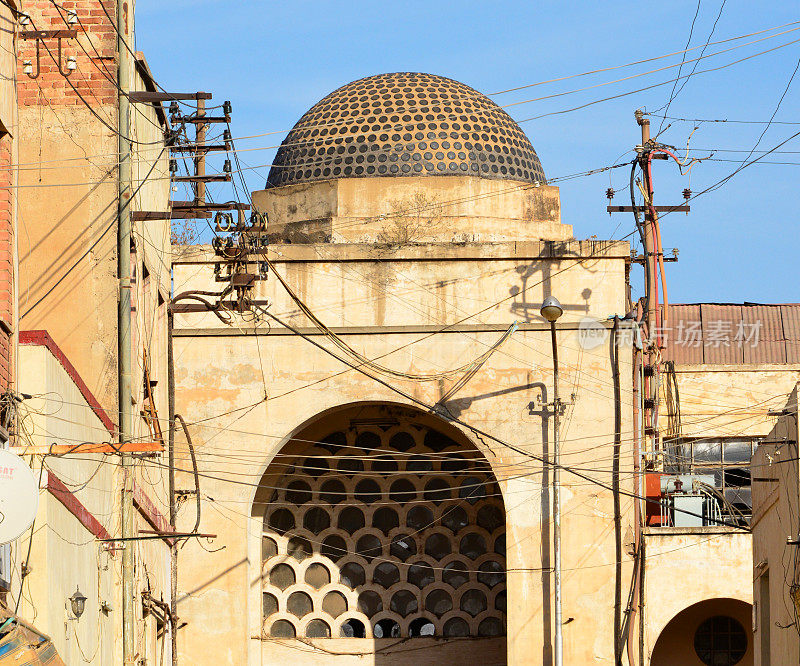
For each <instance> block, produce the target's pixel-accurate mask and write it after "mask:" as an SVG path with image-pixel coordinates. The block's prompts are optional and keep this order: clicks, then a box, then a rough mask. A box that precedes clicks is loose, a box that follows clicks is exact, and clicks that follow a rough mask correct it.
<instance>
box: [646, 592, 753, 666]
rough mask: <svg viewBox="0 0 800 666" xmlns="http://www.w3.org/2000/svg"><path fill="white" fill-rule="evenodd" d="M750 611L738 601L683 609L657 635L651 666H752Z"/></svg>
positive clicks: (703, 603)
mask: <svg viewBox="0 0 800 666" xmlns="http://www.w3.org/2000/svg"><path fill="white" fill-rule="evenodd" d="M752 608H753V607H752V606H751V605H750V604H748V603H745V602H744V601H739V600H738V599H707V600H705V601H701V602H699V603H696V604H693V605H692V606H689V607H688V608H685V609H684V610H682V611H681V612H680V613H678V614H677V615H676V616H675V617H674V618H672V619H671V620H670V621H669V623H668V624H667V626H666V627H664V629H663V631H662V632H661V634H660V635H659V637H658V640H657V641H656V644H655V647H654V648H653V655H652V657H651V659H650V664H651V666H674V665H675V664H681V665H682V666H752V664H753V632H752Z"/></svg>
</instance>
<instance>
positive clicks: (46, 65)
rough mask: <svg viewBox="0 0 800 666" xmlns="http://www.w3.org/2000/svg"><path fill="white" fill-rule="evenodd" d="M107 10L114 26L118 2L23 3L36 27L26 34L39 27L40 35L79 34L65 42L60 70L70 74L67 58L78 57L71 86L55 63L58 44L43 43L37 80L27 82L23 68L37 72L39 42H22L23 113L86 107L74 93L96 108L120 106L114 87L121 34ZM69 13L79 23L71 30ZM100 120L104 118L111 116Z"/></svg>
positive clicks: (37, 0) (20, 81)
mask: <svg viewBox="0 0 800 666" xmlns="http://www.w3.org/2000/svg"><path fill="white" fill-rule="evenodd" d="M103 7H105V9H106V11H107V12H108V14H109V15H110V16H111V18H112V19H114V20H116V18H115V17H116V0H61V1H60V2H59V3H58V6H56V5H54V4H53V3H52V2H50V0H34V1H32V2H26V3H25V5H24V11H25V12H26V13H27V14H28V15H29V16H30V17H31V20H32V22H33V25H31V26H28V27H27V28H23V30H24V29H29V30H30V29H34V27H35V29H36V30H66V29H68V28H72V29H75V30H77V31H78V36H77V38H75V39H62V56H61V63H62V65H61V67H62V69H63V70H64V71H68V70H67V57H68V56H75V58H76V60H77V64H78V69H77V70H75V71H74V72H72V74H71V75H70V76H69V80H67V79H66V78H65V77H64V76H63V75H62V74H61V72H60V71H59V69H58V64H57V62H56V61H57V60H58V40H57V39H47V40H43V41H42V44H41V45H40V49H39V72H40V74H39V77H38V78H36V79H31V78H29V77H28V76H26V75H25V74H24V73H23V71H22V68H23V63H24V62H25V61H26V60H30V61H31V63H32V64H33V71H34V73H35V72H36V71H37V68H36V40H32V39H31V40H23V39H20V40H19V51H18V52H19V59H18V61H17V66H18V77H17V80H18V96H19V104H20V106H21V107H25V106H36V105H40V104H41V105H44V106H47V105H48V104H49V105H50V106H67V105H75V104H83V102H82V101H81V100H80V98H79V97H78V95H77V94H76V92H75V90H77V91H78V93H80V94H81V95H82V96H83V97H84V98H85V99H86V101H87V102H88V103H89V104H91V105H92V106H93V107H95V106H100V105H106V104H116V103H117V88H116V87H115V85H114V83H112V81H114V80H115V77H116V68H117V65H116V47H117V34H116V31H115V30H114V25H113V24H112V22H111V21H109V19H108V17H107V16H106V13H105V12H104V11H103ZM68 11H74V12H75V13H76V14H77V16H78V18H79V20H80V22H79V23H76V24H75V25H72V26H68V25H67V22H66V19H67V18H68V14H67V12H68ZM46 47H47V48H46ZM48 48H49V52H48ZM87 54H88V55H87ZM106 76H108V78H110V79H111V81H109V80H108V78H106ZM70 84H72V85H70ZM72 86H74V89H73V87H72ZM101 115H104V117H105V116H106V115H107V114H101ZM106 119H107V120H110V119H108V118H106Z"/></svg>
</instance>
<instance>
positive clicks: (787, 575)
mask: <svg viewBox="0 0 800 666" xmlns="http://www.w3.org/2000/svg"><path fill="white" fill-rule="evenodd" d="M797 395H798V393H797V388H795V389H794V390H793V391H792V394H791V395H790V397H789V399H788V400H787V401H786V404H785V405H783V407H782V408H778V409H776V410H775V416H776V423H775V427H774V429H773V430H772V432H771V433H770V436H769V443H765V444H763V445H762V446H761V447H759V450H758V453H757V454H756V456H755V458H754V460H753V481H754V483H753V576H752V578H753V598H754V602H753V606H754V607H753V627H754V630H755V654H756V658H755V663H756V664H758V665H759V666H761V665H764V664H774V663H784V664H796V663H800V638H799V636H800V634H798V630H797V613H798V595H797V590H798V568H797V548H798V547H799V546H798V540H799V539H798V526H797V511H798V497H800V476H799V475H798V462H797V460H798V453H797V441H798V440H797V435H798V431H797Z"/></svg>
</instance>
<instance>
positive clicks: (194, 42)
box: [136, 0, 800, 302]
mask: <svg viewBox="0 0 800 666" xmlns="http://www.w3.org/2000/svg"><path fill="white" fill-rule="evenodd" d="M721 5H722V0H713V1H711V0H702V2H701V4H700V9H699V13H698V16H697V20H696V22H695V26H694V31H693V36H692V41H691V44H690V46H702V45H703V44H705V42H706V40H707V39H708V38H709V34H710V33H711V29H712V25H713V24H714V21H715V19H717V16H718V14H719V12H720V7H721ZM697 7H698V4H697V2H696V1H695V0H688V1H672V2H669V3H665V2H640V3H631V2H626V3H621V2H604V3H598V2H540V3H530V2H521V1H515V2H511V1H507V2H504V1H501V0H496V1H495V2H491V3H487V2H473V1H466V0H460V1H459V2H441V1H440V2H430V0H428V1H427V2H417V1H406V2H402V3H401V2H394V3H380V2H332V1H331V2H311V1H302V0H295V1H294V2H285V3H275V2H263V1H262V2H254V1H240V2H230V1H227V2H223V1H219V0H191V1H189V0H172V2H163V1H160V2H156V1H155V0H139V1H138V2H137V5H136V10H137V17H136V18H137V35H136V48H137V49H139V50H142V51H144V52H145V54H146V56H147V59H148V61H149V63H150V66H151V69H152V70H153V73H154V75H155V77H156V79H157V80H158V81H159V82H160V83H161V84H162V85H163V86H164V87H165V88H167V89H169V90H173V91H179V92H188V91H193V90H206V91H210V92H212V93H213V94H214V100H213V102H212V103H214V104H221V103H222V101H223V100H226V99H227V100H231V102H232V103H233V109H234V116H233V123H232V129H233V133H234V136H235V137H236V136H239V137H241V136H249V135H253V134H262V133H265V132H275V134H270V135H268V136H263V137H259V138H255V139H251V140H241V141H239V142H238V143H237V147H238V148H239V149H243V148H246V149H255V150H248V151H246V152H242V153H241V154H240V155H241V157H242V158H243V159H244V160H245V162H246V163H247V164H248V165H251V166H256V165H268V164H269V163H270V162H271V160H272V158H273V156H274V154H275V149H274V148H269V147H270V146H275V145H277V144H279V143H280V141H281V139H282V138H283V134H282V133H281V132H286V131H288V130H289V129H290V128H291V127H292V125H293V124H294V123H295V122H296V121H297V120H298V119H299V118H300V116H301V115H302V114H303V113H304V112H305V111H306V110H307V109H308V108H309V107H310V106H312V105H313V104H314V103H315V102H316V101H318V100H319V99H320V98H321V97H323V96H325V95H326V94H327V93H329V92H330V91H332V90H334V89H335V88H338V87H339V86H340V85H342V84H344V83H347V82H349V81H352V80H354V79H358V78H361V77H363V76H368V75H371V74H378V73H382V72H393V71H423V72H430V73H434V74H440V75H443V76H448V77H451V78H454V79H457V80H460V81H463V82H464V83H466V84H468V85H470V86H472V87H473V88H476V89H477V90H479V91H481V92H484V93H492V92H495V91H499V90H505V89H508V88H515V87H518V86H523V85H528V84H532V83H537V82H540V81H545V80H549V79H554V78H558V77H564V76H570V75H573V74H579V73H581V72H586V71H589V70H595V69H599V68H605V67H614V66H617V65H622V64H625V63H629V62H631V61H634V60H640V59H645V58H652V57H655V56H660V55H664V54H668V53H672V52H675V51H681V50H683V49H684V48H685V47H686V42H687V39H688V37H689V30H690V25H691V23H692V18H693V17H694V15H695V11H696V10H697ZM765 7H769V9H768V10H765V9H764V8H765ZM796 8H797V5H796V4H795V3H791V2H790V3H770V4H769V5H767V4H766V3H753V2H744V1H743V0H729V1H727V2H725V3H724V7H723V8H722V13H721V15H720V16H719V20H718V22H717V25H716V28H715V30H714V34H713V37H712V42H713V41H718V40H724V39H728V38H731V37H737V36H740V35H744V34H747V33H751V32H754V31H759V30H764V29H766V28H771V27H775V26H778V25H781V24H785V23H789V22H792V21H797V20H800V14H799V13H798V12H797V11H796ZM796 28H800V24H797V25H790V26H786V27H784V28H781V29H780V30H776V31H774V32H771V33H764V34H762V35H756V36H753V37H750V38H747V39H742V40H738V41H734V42H728V43H726V44H718V45H716V46H714V45H712V46H709V47H708V49H707V50H706V52H705V55H709V54H711V53H716V52H717V51H721V50H724V49H728V48H731V47H733V46H741V45H742V44H744V43H746V42H749V41H753V40H756V39H762V38H763V37H769V36H771V35H775V34H776V33H778V32H784V31H787V30H793V29H796ZM798 39H800V30H795V31H793V32H787V33H786V34H783V35H780V36H775V37H773V38H771V39H765V40H763V41H760V42H759V43H754V44H750V45H748V46H742V47H741V48H738V49H736V50H732V51H729V52H727V53H722V54H720V55H718V56H715V57H708V58H705V59H704V60H701V61H700V62H699V64H698V66H697V71H698V72H699V71H700V70H704V69H708V68H715V67H719V66H721V65H725V64H728V63H731V62H733V61H734V60H738V59H740V58H744V57H747V56H750V55H754V54H757V53H759V52H761V51H765V50H766V49H774V48H775V47H780V46H782V45H784V44H787V45H786V46H785V47H783V48H778V49H776V50H774V51H772V52H771V53H765V54H763V55H760V56H757V57H754V58H751V59H749V60H746V61H745V62H741V63H738V64H734V65H732V66H730V67H727V68H724V69H720V70H719V71H714V72H709V73H705V74H696V75H695V76H694V77H692V78H691V79H689V80H688V82H687V83H686V85H685V87H683V89H682V90H681V92H680V93H679V94H678V95H677V96H676V98H675V99H674V100H673V102H672V104H671V106H670V112H669V115H672V116H677V117H680V118H707V119H727V120H728V121H732V120H745V121H763V122H762V123H760V124H742V123H733V122H726V123H721V122H716V123H700V124H699V127H698V129H697V130H696V131H695V132H694V135H693V136H692V139H691V144H690V145H691V146H692V147H693V148H696V149H708V150H705V151H704V150H698V151H697V152H695V153H693V154H694V155H696V156H707V155H709V154H710V152H711V151H712V150H714V151H716V152H715V153H714V155H713V158H714V160H732V161H711V160H709V161H704V162H703V163H701V164H697V165H695V166H694V168H693V169H692V171H691V174H690V177H686V176H680V174H678V172H677V167H676V166H675V165H674V164H669V163H667V162H657V163H656V167H655V182H656V203H662V204H671V203H679V202H680V201H681V200H682V196H681V192H682V190H683V189H684V188H685V187H690V188H691V189H692V190H693V191H694V192H699V191H701V190H703V189H705V188H706V187H708V186H710V185H712V184H713V183H715V182H716V181H718V180H720V179H721V178H724V177H725V176H726V175H728V174H729V173H731V172H732V171H733V170H735V169H736V167H737V165H738V163H737V161H736V160H737V158H738V161H741V160H743V159H744V158H745V157H746V155H747V151H749V150H750V149H751V148H752V147H753V146H754V145H755V143H756V141H757V140H758V138H759V135H760V134H761V133H762V131H764V128H765V126H766V121H767V120H769V118H770V116H771V115H772V113H773V112H774V111H775V108H776V105H777V104H778V100H779V99H780V97H781V95H782V94H783V92H784V90H785V88H786V85H787V83H788V81H789V78H790V76H791V75H792V71H793V70H794V69H795V67H796V65H797V63H798V59H799V58H800V41H798V42H796V43H790V42H793V41H794V40H798ZM699 55H700V49H698V50H696V51H691V52H689V54H688V55H687V56H686V57H687V59H692V58H696V57H697V56H699ZM680 59H681V57H680V56H674V57H671V58H665V59H663V60H658V61H655V62H650V63H644V64H641V65H637V66H633V67H628V68H624V69H616V70H613V71H609V72H602V73H598V74H594V75H590V76H581V77H577V78H572V79H569V80H566V81H560V82H555V83H550V84H545V85H538V86H535V87H531V88H527V89H525V90H522V91H518V92H515V93H508V94H502V95H493V96H492V99H494V101H495V102H497V103H498V104H501V105H506V104H513V103H515V102H521V101H524V100H528V99H531V98H535V97H541V96H544V95H552V94H556V93H564V92H569V91H574V90H576V89H578V88H584V87H586V86H592V85H596V84H601V83H607V82H610V81H614V80H615V79H619V78H622V77H626V76H631V75H633V74H640V73H643V72H647V71H649V70H652V69H656V68H660V67H664V66H666V65H672V64H677V63H679V62H680ZM694 64H695V63H690V64H688V65H686V66H684V70H683V73H684V74H688V73H689V72H690V71H691V68H692V67H693V66H694ZM675 73H676V69H675V68H672V69H667V70H664V71H661V72H657V73H653V74H649V75H646V76H639V77H637V78H633V79H631V80H628V81H621V82H618V83H613V84H610V85H604V86H601V87H597V88H594V89H592V90H585V91H582V92H575V93H570V94H567V95H563V96H560V97H556V98H552V99H548V100H539V101H534V102H527V103H523V104H516V105H513V106H510V107H508V108H507V111H508V112H509V113H510V114H511V116H512V117H513V118H515V119H516V120H517V121H523V120H525V119H527V118H531V117H533V116H538V115H541V114H546V113H551V112H558V111H563V110H565V109H568V108H571V107H574V106H578V105H582V104H586V103H587V102H592V101H594V100H598V99H600V98H603V97H608V96H613V95H619V94H620V93H624V92H628V91H632V90H635V89H638V88H643V87H645V86H651V85H653V84H656V83H660V82H663V81H667V80H669V79H672V78H674V76H675ZM671 89H672V84H669V85H665V86H660V87H655V88H652V89H650V90H647V91H643V92H639V93H635V94H631V95H627V96H624V97H620V98H618V99H614V100H611V101H607V102H602V103H598V104H593V105H590V106H587V107H586V108H584V109H581V110H579V111H575V112H571V113H559V114H556V115H550V116H547V117H544V118H539V119H535V120H529V121H525V122H521V126H522V128H523V129H524V131H525V132H526V133H527V134H528V136H529V137H530V139H531V141H532V142H533V145H534V147H535V148H536V150H537V152H538V154H539V157H540V158H541V161H542V164H543V165H544V168H545V172H546V174H547V176H548V178H554V177H560V176H565V175H568V174H572V173H578V172H583V171H587V170H589V169H594V168H598V167H602V166H606V165H610V164H614V163H617V162H622V161H626V160H630V159H631V158H632V155H633V153H632V152H630V151H631V149H632V147H633V146H634V145H635V144H636V143H638V139H639V138H640V134H639V128H638V127H637V126H636V124H635V121H634V118H633V112H634V110H635V109H637V108H640V107H641V108H645V109H648V110H655V109H657V108H658V107H660V106H662V105H663V104H665V103H666V101H667V100H668V98H669V95H670V91H671ZM798 101H800V72H798V74H797V76H796V77H795V80H794V81H793V83H792V85H791V87H790V88H789V90H788V92H787V93H786V96H785V98H784V99H783V102H782V104H781V106H780V110H779V111H778V113H777V115H776V116H775V121H778V122H782V123H792V122H796V123H800V113H798V108H799V107H798ZM672 122H673V124H672V125H671V126H670V127H669V128H668V129H667V130H666V131H665V132H664V133H663V134H661V136H660V139H661V140H662V141H664V142H665V143H669V144H673V145H676V146H679V147H681V146H685V144H686V141H687V138H688V136H689V134H690V133H691V132H692V130H693V129H694V128H695V126H697V125H698V124H697V123H689V122H683V121H672ZM654 123H655V127H658V119H654ZM798 131H800V124H798V125H791V124H777V123H773V125H771V126H770V127H769V128H768V129H767V131H766V133H765V135H764V137H763V138H762V139H761V143H760V145H759V146H758V148H759V150H761V149H770V148H772V147H773V146H775V145H776V144H778V143H780V142H781V141H783V140H785V139H786V138H788V137H789V136H791V135H792V134H794V133H795V132H798ZM654 133H655V132H654ZM741 150H743V151H745V152H723V151H741ZM780 150H781V151H785V152H780V153H774V154H772V155H769V156H768V157H766V158H765V160H764V161H765V162H789V163H796V164H754V165H753V166H751V167H749V168H747V169H745V170H743V171H742V172H741V173H740V174H739V175H737V176H736V177H735V178H733V179H731V180H730V181H728V183H727V184H725V185H724V186H723V187H722V188H720V189H718V190H716V191H714V192H711V193H708V194H706V195H703V196H701V197H698V198H697V199H696V200H694V201H692V202H691V205H692V212H691V213H690V214H689V215H688V216H687V215H683V214H673V215H669V216H667V217H666V218H664V219H663V221H662V238H663V243H664V247H665V249H666V250H668V249H669V248H672V247H677V248H679V249H680V261H679V262H678V263H676V264H668V265H667V269H668V276H667V280H668V286H669V291H670V299H671V300H672V301H674V302H695V301H725V302H727V301H730V302H743V301H756V302H797V301H800V298H798V296H797V295H796V293H795V282H796V281H795V279H794V275H793V273H794V271H795V270H796V269H797V265H798V262H797V260H796V256H797V250H798V239H800V231H798V219H797V200H798V198H797V197H798V195H797V191H798V190H797V180H798V175H800V137H798V138H797V139H794V140H792V141H790V142H789V143H787V144H786V145H785V146H783V147H782V148H781V149H780ZM792 151H794V152H792ZM758 154H759V153H755V154H754V156H757V155H758ZM268 171H269V167H268V166H267V167H264V168H261V169H257V170H253V171H251V172H249V173H248V177H247V178H248V185H249V187H250V189H260V188H261V187H263V184H264V181H265V180H266V175H267V173H268ZM628 171H629V170H628V169H624V168H622V169H617V170H615V171H612V172H606V173H601V174H597V175H594V176H588V177H582V178H577V179H574V180H570V181H566V182H563V183H559V186H560V188H561V203H562V219H563V221H564V222H566V223H568V224H572V225H573V226H574V231H575V235H576V237H578V238H588V237H590V236H597V237H598V238H601V239H605V238H618V237H622V236H625V235H626V234H628V233H630V232H631V231H632V229H633V221H632V217H631V216H630V215H614V216H613V218H612V217H609V215H608V214H607V213H606V212H605V207H606V205H607V201H606V198H605V190H606V188H607V187H608V186H609V185H610V184H611V185H613V186H614V187H615V188H617V189H622V188H623V187H624V186H625V185H626V184H627V177H628ZM226 187H227V186H224V185H221V186H215V187H214V188H212V192H214V195H215V199H217V200H227V199H230V198H231V193H230V191H229V190H227V189H225V188H226ZM627 198H628V195H627V193H626V192H623V193H621V194H620V195H618V197H617V199H615V201H614V203H620V204H624V203H629V202H628V201H626V199H627Z"/></svg>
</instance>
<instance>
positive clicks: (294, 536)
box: [254, 405, 506, 662]
mask: <svg viewBox="0 0 800 666" xmlns="http://www.w3.org/2000/svg"><path fill="white" fill-rule="evenodd" d="M255 502H256V504H261V505H262V506H263V510H258V507H256V506H254V515H259V514H261V515H263V535H262V541H263V543H264V547H263V548H262V575H261V580H262V596H263V598H264V600H265V601H264V604H263V609H264V616H263V618H262V631H263V633H264V635H265V637H280V638H285V637H288V636H289V635H291V634H292V632H293V633H294V636H296V637H297V638H315V639H319V638H326V637H333V638H368V639H369V638H371V639H380V638H390V637H391V638H425V637H428V638H431V637H433V638H436V639H439V640H441V639H447V638H458V639H463V638H466V637H472V638H475V639H486V638H492V639H495V643H493V644H492V645H495V644H496V645H497V646H498V647H497V649H496V650H495V648H492V649H493V650H495V652H496V654H493V656H494V657H495V659H496V660H497V661H498V662H500V661H504V660H505V641H504V637H505V633H506V612H505V604H503V603H498V601H499V600H501V599H504V598H505V588H506V560H505V552H504V551H503V550H501V549H497V548H494V547H493V546H494V544H495V543H499V542H502V541H504V538H505V506H504V503H503V498H502V496H501V492H500V488H499V485H498V483H497V479H496V478H495V476H494V473H493V471H492V468H491V466H490V464H489V462H488V461H487V460H486V458H485V457H484V455H483V454H482V452H481V451H480V450H478V448H476V447H475V446H474V445H473V444H472V443H471V442H469V441H468V440H466V438H464V437H463V436H461V435H460V433H458V432H457V431H455V429H453V428H452V427H451V426H449V425H448V424H446V423H444V422H441V421H440V420H439V419H438V417H434V416H431V415H429V414H423V413H421V412H418V411H416V410H412V409H408V408H405V407H397V406H387V405H370V406H363V405H362V406H353V407H350V408H345V409H342V410H340V411H337V412H333V413H329V414H326V415H324V416H323V417H322V418H321V419H319V420H318V421H315V422H314V423H313V424H311V425H308V426H307V427H305V428H303V429H301V430H300V431H298V432H297V433H296V434H295V435H294V436H293V438H292V439H291V440H290V441H289V442H288V443H287V444H286V445H285V446H284V447H283V448H282V449H281V451H280V452H279V453H278V454H277V455H276V456H275V458H274V460H273V461H272V463H271V464H270V466H269V467H268V468H267V470H266V472H265V473H264V475H263V477H262V482H261V484H260V487H259V491H258V492H257V493H256V499H255ZM290 625H291V626H290ZM496 639H503V640H501V641H500V642H497V640H496Z"/></svg>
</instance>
